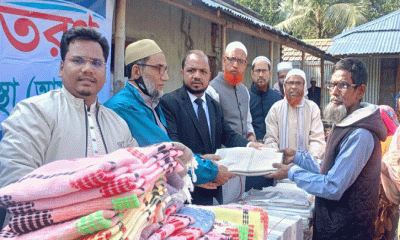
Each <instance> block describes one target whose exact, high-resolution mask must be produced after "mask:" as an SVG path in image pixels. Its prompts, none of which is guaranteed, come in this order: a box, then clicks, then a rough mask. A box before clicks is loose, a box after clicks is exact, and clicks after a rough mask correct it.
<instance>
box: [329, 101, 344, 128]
mask: <svg viewBox="0 0 400 240" xmlns="http://www.w3.org/2000/svg"><path fill="white" fill-rule="evenodd" d="M346 115H347V109H346V106H344V104H340V105H336V104H334V103H332V102H330V103H329V104H328V105H327V106H326V107H325V109H324V119H325V120H326V121H327V122H329V123H331V124H338V123H339V122H340V121H342V120H343V118H345V117H346Z"/></svg>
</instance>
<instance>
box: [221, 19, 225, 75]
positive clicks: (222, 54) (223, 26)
mask: <svg viewBox="0 0 400 240" xmlns="http://www.w3.org/2000/svg"><path fill="white" fill-rule="evenodd" d="M225 48H226V25H221V59H220V60H221V62H220V63H221V64H220V66H221V70H222V69H223V64H224V63H223V58H224V54H225Z"/></svg>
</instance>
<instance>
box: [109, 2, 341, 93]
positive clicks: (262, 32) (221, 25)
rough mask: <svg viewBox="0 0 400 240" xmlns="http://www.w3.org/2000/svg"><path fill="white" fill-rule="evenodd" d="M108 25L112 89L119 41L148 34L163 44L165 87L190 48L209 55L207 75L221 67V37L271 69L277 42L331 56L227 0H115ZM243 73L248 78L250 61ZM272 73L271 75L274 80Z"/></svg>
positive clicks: (118, 77)
mask: <svg viewBox="0 0 400 240" xmlns="http://www.w3.org/2000/svg"><path fill="white" fill-rule="evenodd" d="M115 12H116V14H115V21H114V26H115V27H114V28H113V38H114V46H115V52H114V56H115V64H114V66H115V71H114V81H113V82H114V87H115V88H114V92H116V91H118V88H121V87H123V86H124V83H122V79H123V56H124V49H125V46H126V45H127V44H129V43H131V42H133V41H136V40H139V39H143V38H151V39H153V40H155V41H156V42H157V43H158V44H159V45H160V47H161V49H163V51H164V53H165V55H166V57H167V62H168V64H169V65H170V66H171V68H170V79H178V81H170V82H169V83H168V84H167V85H166V87H165V90H166V92H169V91H172V90H174V89H176V88H177V87H180V86H181V84H182V83H181V81H179V80H180V78H181V75H180V62H181V59H182V57H183V56H184V55H185V53H186V52H187V51H189V50H191V49H201V50H203V51H204V52H205V54H206V55H207V56H208V57H209V60H210V65H211V70H212V72H213V75H215V73H216V72H217V71H219V70H221V68H222V58H223V51H224V50H225V47H226V45H227V43H229V42H231V41H235V40H239V41H242V42H243V44H245V46H246V47H247V48H248V52H249V54H248V59H247V60H248V62H250V63H251V61H252V60H253V59H254V58H255V57H257V56H259V55H264V56H267V57H268V58H270V60H271V63H272V67H273V69H276V65H277V64H278V63H279V62H280V61H281V60H282V55H281V48H282V46H288V47H291V48H293V49H297V50H299V51H302V52H304V53H308V54H311V55H313V56H315V57H317V58H319V59H321V64H324V61H337V58H335V57H334V56H333V55H331V54H328V53H326V52H325V51H323V50H321V49H319V48H317V47H315V46H314V45H312V44H309V43H306V42H304V41H302V40H300V39H297V38H295V37H293V36H291V35H289V34H287V33H285V32H283V31H281V30H279V29H276V28H274V27H273V26H270V25H268V24H267V23H265V22H263V21H262V16H261V15H260V14H257V13H256V12H254V11H252V10H251V9H249V8H247V7H245V6H243V5H241V4H239V3H236V2H235V1H233V0H116V11H115ZM250 65H251V64H249V66H248V70H246V73H245V79H246V80H245V82H244V84H246V85H247V86H249V85H250V83H251V78H250V73H249V72H250V67H251V66H250ZM275 75H276V74H274V79H273V80H272V81H271V82H272V83H274V82H275V81H277V79H276V77H275Z"/></svg>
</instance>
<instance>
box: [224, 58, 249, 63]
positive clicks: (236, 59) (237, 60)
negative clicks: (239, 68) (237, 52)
mask: <svg viewBox="0 0 400 240" xmlns="http://www.w3.org/2000/svg"><path fill="white" fill-rule="evenodd" d="M226 60H228V62H229V63H231V64H234V63H235V62H237V63H238V64H239V65H244V64H246V62H247V61H246V60H244V59H240V58H234V57H226Z"/></svg>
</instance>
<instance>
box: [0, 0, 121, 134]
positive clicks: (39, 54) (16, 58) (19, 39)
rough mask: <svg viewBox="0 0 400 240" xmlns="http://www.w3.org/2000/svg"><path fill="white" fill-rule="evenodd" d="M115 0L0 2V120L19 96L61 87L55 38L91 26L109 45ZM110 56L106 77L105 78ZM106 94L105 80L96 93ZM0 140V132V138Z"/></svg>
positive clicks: (108, 88) (108, 92) (102, 99)
mask: <svg viewBox="0 0 400 240" xmlns="http://www.w3.org/2000/svg"><path fill="white" fill-rule="evenodd" d="M114 3H115V0H90V1H87V0H31V1H26V0H25V1H22V0H21V1H18V0H0V24H1V26H0V30H1V31H0V122H2V121H3V120H4V119H6V118H7V117H8V116H9V114H10V112H11V111H12V109H13V107H14V106H15V105H16V104H17V103H18V102H19V101H21V100H23V99H25V98H28V97H31V96H35V95H39V94H42V93H45V92H48V91H50V90H53V89H57V88H60V87H62V82H61V79H60V78H59V77H58V72H59V67H60V61H61V57H60V40H61V36H62V34H63V32H65V31H66V30H67V29H69V28H72V27H75V26H91V27H94V28H95V29H96V30H97V31H99V32H101V33H102V35H103V36H105V37H106V38H107V40H108V42H109V43H110V46H111V35H112V19H113V12H114V5H115V4H114ZM109 64H110V57H109V59H108V61H107V79H108V80H109V79H110V66H109ZM110 95H111V81H107V83H106V84H105V85H104V87H103V89H102V91H101V92H100V93H99V95H98V96H99V98H100V102H105V101H106V100H108V99H109V98H110ZM0 138H1V136H0Z"/></svg>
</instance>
